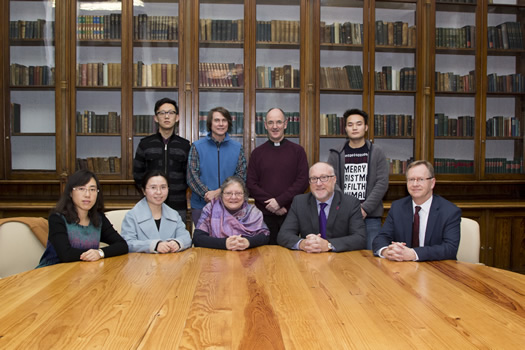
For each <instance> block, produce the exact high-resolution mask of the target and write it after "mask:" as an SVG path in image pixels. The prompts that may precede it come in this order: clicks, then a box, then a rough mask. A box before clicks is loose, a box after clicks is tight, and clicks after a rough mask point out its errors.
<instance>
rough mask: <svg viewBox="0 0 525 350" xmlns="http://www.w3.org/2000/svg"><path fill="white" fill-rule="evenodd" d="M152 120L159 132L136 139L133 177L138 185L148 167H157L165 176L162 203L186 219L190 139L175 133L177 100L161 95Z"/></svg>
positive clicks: (177, 116) (153, 168) (177, 111)
mask: <svg viewBox="0 0 525 350" xmlns="http://www.w3.org/2000/svg"><path fill="white" fill-rule="evenodd" d="M154 112H155V115H154V116H153V118H154V120H155V122H156V123H157V124H158V128H159V131H158V132H157V133H156V134H153V135H150V136H147V137H145V138H143V139H142V140H140V143H139V145H138V147H137V152H136V153H135V159H134V160H133V178H134V179H135V183H136V184H137V186H139V187H140V186H141V182H142V177H143V176H144V174H145V173H146V172H147V171H148V170H161V171H163V172H164V173H165V174H166V176H167V177H168V185H169V194H168V199H166V204H167V205H169V206H170V207H171V208H173V209H175V210H177V212H178V213H179V215H180V216H181V218H182V219H183V220H184V221H186V210H187V203H186V189H187V188H188V185H187V184H186V168H187V165H188V154H189V151H190V142H189V141H188V140H186V139H184V138H182V137H180V136H178V135H176V134H175V125H176V124H177V123H178V121H179V108H178V107H177V102H175V101H173V100H171V99H169V98H163V99H160V100H158V101H157V102H156V103H155V111H154Z"/></svg>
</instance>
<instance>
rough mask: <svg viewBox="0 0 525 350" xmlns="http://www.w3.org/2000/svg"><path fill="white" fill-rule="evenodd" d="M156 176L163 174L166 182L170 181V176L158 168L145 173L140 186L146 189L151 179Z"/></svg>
mask: <svg viewBox="0 0 525 350" xmlns="http://www.w3.org/2000/svg"><path fill="white" fill-rule="evenodd" d="M155 176H162V177H163V178H164V179H166V183H169V182H168V177H167V176H166V174H164V172H163V171H161V170H156V169H153V170H149V171H147V172H146V173H145V174H144V176H143V177H142V180H141V181H140V186H141V187H142V189H143V190H145V189H146V185H147V184H148V181H149V179H151V178H152V177H155Z"/></svg>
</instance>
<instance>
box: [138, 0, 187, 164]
mask: <svg viewBox="0 0 525 350" xmlns="http://www.w3.org/2000/svg"><path fill="white" fill-rule="evenodd" d="M178 62H179V1H178V0H167V1H166V0H162V1H154V0H153V1H149V2H140V3H138V2H134V7H133V121H132V124H133V155H134V154H135V151H136V148H137V146H138V144H139V142H140V139H141V138H143V137H144V136H147V135H150V134H153V133H155V132H157V125H156V123H155V121H154V120H153V115H154V112H155V111H154V108H155V102H156V101H158V100H160V99H162V98H165V97H168V98H170V99H172V100H175V101H176V102H177V106H179V105H178V102H179V101H178V87H179V65H178ZM179 116H180V117H181V118H182V117H184V116H182V115H180V113H179ZM178 132H179V130H178V128H177V127H176V129H175V133H178Z"/></svg>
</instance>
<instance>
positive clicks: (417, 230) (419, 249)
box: [372, 160, 461, 261]
mask: <svg viewBox="0 0 525 350" xmlns="http://www.w3.org/2000/svg"><path fill="white" fill-rule="evenodd" d="M406 177H407V188H408V193H410V196H408V197H405V198H402V199H399V200H397V201H394V202H393V203H392V207H391V208H390V210H389V212H388V216H387V218H386V220H385V223H384V224H383V227H382V228H381V230H380V231H379V234H378V235H377V237H376V238H375V239H374V242H373V243H372V251H373V252H374V254H375V255H377V256H380V257H382V258H386V259H390V260H395V261H426V260H446V259H456V253H457V251H458V246H459V237H460V222H461V209H459V208H458V207H456V206H455V205H454V204H452V203H451V202H449V201H447V200H446V199H444V198H443V197H440V196H437V195H433V193H432V190H433V188H434V185H435V184H436V179H435V178H434V167H433V166H432V164H430V163H429V162H427V161H425V160H418V161H415V162H412V163H410V164H409V165H408V168H407V173H406Z"/></svg>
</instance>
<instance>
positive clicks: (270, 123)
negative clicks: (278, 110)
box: [266, 120, 284, 127]
mask: <svg viewBox="0 0 525 350" xmlns="http://www.w3.org/2000/svg"><path fill="white" fill-rule="evenodd" d="M266 125H268V126H269V127H273V126H274V125H276V126H283V125H284V121H282V120H277V121H275V122H273V121H272V122H266Z"/></svg>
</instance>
